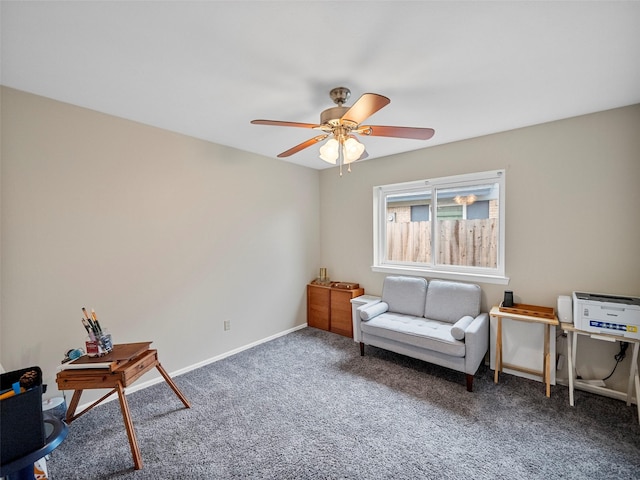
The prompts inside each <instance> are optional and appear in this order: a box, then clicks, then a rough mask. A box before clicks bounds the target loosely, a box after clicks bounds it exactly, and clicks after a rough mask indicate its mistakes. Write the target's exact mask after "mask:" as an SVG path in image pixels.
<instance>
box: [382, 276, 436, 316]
mask: <svg viewBox="0 0 640 480" xmlns="http://www.w3.org/2000/svg"><path fill="white" fill-rule="evenodd" d="M426 298H427V281H426V280H425V279H424V278H419V277H394V276H390V277H386V278H385V279H384V284H383V285H382V301H383V302H386V303H387V304H388V305H389V311H390V312H396V313H402V314H404V315H414V316H416V317H422V316H423V315H424V304H425V301H426Z"/></svg>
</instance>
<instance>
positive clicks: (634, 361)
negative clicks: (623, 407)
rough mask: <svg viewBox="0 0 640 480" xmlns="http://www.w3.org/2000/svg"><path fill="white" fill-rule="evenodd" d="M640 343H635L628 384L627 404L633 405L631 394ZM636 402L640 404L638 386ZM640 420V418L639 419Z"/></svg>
mask: <svg viewBox="0 0 640 480" xmlns="http://www.w3.org/2000/svg"><path fill="white" fill-rule="evenodd" d="M639 346H640V343H638V342H635V343H634V344H633V355H631V369H630V371H629V385H628V386H627V405H631V396H632V395H633V381H634V379H635V378H636V373H637V369H638V347H639ZM636 402H637V403H638V405H640V399H638V388H637V387H636ZM639 420H640V419H639Z"/></svg>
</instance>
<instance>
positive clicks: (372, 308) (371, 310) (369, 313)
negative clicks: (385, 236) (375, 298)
mask: <svg viewBox="0 0 640 480" xmlns="http://www.w3.org/2000/svg"><path fill="white" fill-rule="evenodd" d="M387 310H389V305H388V304H387V302H378V303H374V304H373V305H365V306H364V307H362V308H361V309H360V318H361V319H362V320H364V321H365V322H366V321H367V320H371V319H372V318H373V317H376V316H378V315H380V314H381V313H384V312H386V311H387Z"/></svg>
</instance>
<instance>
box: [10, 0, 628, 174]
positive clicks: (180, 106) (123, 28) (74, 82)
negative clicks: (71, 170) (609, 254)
mask: <svg viewBox="0 0 640 480" xmlns="http://www.w3.org/2000/svg"><path fill="white" fill-rule="evenodd" d="M0 15H1V22H2V23H1V26H2V37H1V41H2V45H1V47H2V58H1V71H0V78H1V81H2V84H3V85H6V86H9V87H13V88H16V89H20V90H24V91H27V92H31V93H35V94H38V95H43V96H46V97H50V98H53V99H56V100H60V101H63V102H68V103H71V104H74V105H79V106H82V107H86V108H90V109H93V110H97V111H100V112H105V113H108V114H111V115H116V116H118V117H123V118H127V119H131V120H135V121H138V122H141V123H144V124H148V125H153V126H156V127H160V128H164V129H168V130H172V131H175V132H180V133H183V134H186V135H191V136H193V137H197V138H201V139H204V140H208V141H211V142H215V143H219V144H223V145H228V146H231V147H235V148H239V149H242V150H246V151H249V152H254V153H258V154H261V155H265V156H268V157H275V156H276V155H277V154H278V153H280V152H282V151H284V150H287V149H288V148H290V147H292V146H294V145H296V144H298V143H300V142H302V141H304V140H306V139H308V138H311V137H313V136H315V135H316V134H317V132H316V131H315V130H306V129H301V128H284V127H271V126H258V125H251V124H250V123H249V122H250V120H252V119H255V118H266V119H272V120H288V121H296V122H308V123H316V122H319V115H320V112H321V111H322V110H323V109H325V108H328V107H331V106H334V105H333V104H332V102H331V100H330V98H329V96H328V92H329V90H330V89H331V88H333V87H337V86H346V87H348V88H350V89H351V92H352V97H351V99H350V101H349V102H348V103H347V104H348V105H351V104H353V102H355V100H356V99H357V98H358V97H359V96H360V95H361V94H362V93H365V92H374V93H379V94H382V95H385V96H388V97H389V98H391V104H390V105H388V106H387V107H385V108H384V109H382V110H380V111H379V112H378V113H376V114H375V115H373V116H372V117H371V118H370V120H368V121H367V122H366V123H370V124H374V125H400V126H413V127H431V128H434V129H435V130H436V134H435V136H434V137H433V138H432V139H431V140H428V141H420V140H405V139H392V138H380V137H378V138H372V137H366V138H364V139H363V143H365V145H366V147H367V151H368V153H369V158H376V157H380V156H385V155H391V154H395V153H400V152H404V151H410V150H416V149H419V148H424V147H428V146H434V145H439V144H443V143H448V142H453V141H457V140H462V139H466V138H472V137H477V136H480V135H486V134H490V133H495V132H500V131H505V130H511V129H514V128H519V127H524V126H528V125H534V124H538V123H543V122H548V121H552V120H557V119H561V118H567V117H572V116H576V115H581V114H586V113H591V112H595V111H601V110H607V109H610V108H616V107H620V106H625V105H631V104H636V103H640V61H639V60H640V2H638V1H625V2H614V1H589V2H580V1H571V2H540V1H533V2H525V1H512V2H499V1H488V2H485V1H473V2H457V1H447V2H445V1H433V2H432V1H408V2H401V1H376V2H373V1H279V2H276V1H242V0H235V1H228V2H227V1H199V2H191V1H173V2H167V1H165V2H159V1H139V2H123V1H118V2H116V1H110V2H99V1H84V2H71V1H64V2H63V1H45V2H35V1H34V2H25V1H17V2H14V1H5V0H3V1H2V4H1V11H0ZM317 150H318V146H314V147H310V148H308V149H306V150H304V151H302V152H300V153H298V154H296V155H294V156H292V157H289V159H287V161H291V162H293V163H297V164H299V165H305V166H308V167H312V168H317V169H322V168H326V167H329V165H328V164H326V163H324V162H323V161H321V160H320V159H318V157H317Z"/></svg>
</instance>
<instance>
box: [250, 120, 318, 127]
mask: <svg viewBox="0 0 640 480" xmlns="http://www.w3.org/2000/svg"><path fill="white" fill-rule="evenodd" d="M251 123H253V124H254V125H273V126H275V127H301V128H315V127H318V126H319V125H317V124H315V123H300V122H282V121H280V120H251Z"/></svg>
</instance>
